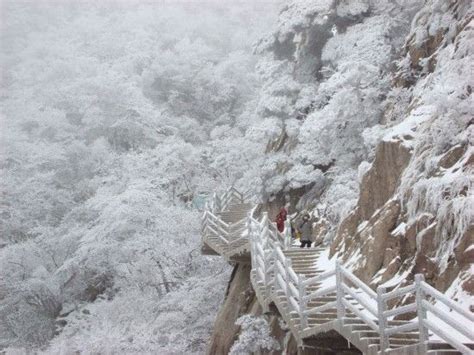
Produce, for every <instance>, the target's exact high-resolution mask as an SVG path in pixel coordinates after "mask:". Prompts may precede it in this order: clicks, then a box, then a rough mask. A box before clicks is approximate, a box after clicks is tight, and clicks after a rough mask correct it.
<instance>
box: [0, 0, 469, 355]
mask: <svg viewBox="0 0 474 355" xmlns="http://www.w3.org/2000/svg"><path fill="white" fill-rule="evenodd" d="M0 6H1V8H0V10H1V11H0V16H1V18H0V66H1V81H0V90H1V94H0V118H1V122H0V132H1V137H0V169H1V177H0V192H1V199H0V352H1V351H2V350H4V349H6V351H7V354H8V353H10V352H11V353H16V351H23V350H25V349H27V350H31V349H34V350H35V351H37V352H39V353H41V352H42V353H46V354H49V353H73V352H75V351H80V352H83V353H114V354H116V353H157V354H202V353H205V351H206V348H207V346H208V342H209V338H210V336H211V333H212V328H213V322H214V319H215V318H216V314H217V311H218V308H219V306H220V305H221V304H222V300H223V299H224V297H225V295H226V292H228V290H226V287H227V284H228V281H229V278H231V280H232V276H231V271H232V268H231V266H230V265H229V264H228V263H227V262H225V261H224V260H223V259H222V258H218V257H209V256H203V255H201V240H200V216H201V211H200V210H201V208H202V202H203V200H204V199H205V198H206V196H209V195H210V194H211V193H212V192H213V191H222V190H224V189H226V188H227V187H229V186H232V185H234V186H236V187H238V188H239V189H241V190H242V191H249V190H250V192H251V193H253V195H254V196H256V197H257V198H258V200H259V201H260V202H261V203H262V204H263V205H267V206H269V205H271V204H272V203H275V204H278V203H279V204H284V203H287V202H288V203H291V212H294V211H301V210H307V211H309V212H311V214H312V215H313V216H316V217H317V218H318V219H319V221H320V223H321V225H322V226H323V227H324V228H323V227H321V228H322V229H321V230H324V233H323V235H322V239H323V240H324V243H325V244H326V245H327V246H328V247H331V254H332V255H336V256H337V257H340V258H341V260H344V262H346V265H347V267H349V268H351V269H353V270H355V271H356V272H357V270H359V271H360V273H363V274H364V275H366V279H364V281H366V282H367V283H370V282H372V284H371V285H378V284H380V283H382V282H392V283H397V282H401V281H400V280H403V279H404V278H405V277H406V276H407V275H408V274H409V273H410V272H412V271H413V270H415V269H416V270H418V269H422V268H423V267H424V268H425V269H422V270H425V271H426V270H430V272H432V274H433V276H432V279H433V282H432V284H436V287H437V288H438V289H442V290H443V291H445V290H447V289H449V290H450V296H452V297H453V298H454V297H458V298H460V299H462V300H467V299H468V297H469V296H468V297H465V295H466V294H467V293H468V292H470V291H466V290H467V286H466V287H464V286H463V287H464V288H463V287H461V284H464V285H466V284H467V283H468V282H472V281H469V280H472V270H471V269H470V268H469V266H468V264H469V260H472V250H474V249H472V247H471V249H469V245H470V244H472V238H471V239H470V238H469V233H472V226H473V221H474V197H473V195H472V188H473V185H474V177H473V176H474V174H473V165H472V154H473V151H474V150H473V149H474V148H473V147H472V142H473V141H474V138H473V127H474V125H473V124H472V123H473V121H472V117H473V116H474V111H473V107H474V105H473V102H472V95H471V93H472V78H473V77H472V73H473V65H472V63H473V61H472V50H473V46H474V41H473V37H472V4H471V3H470V2H469V1H463V0H457V1H453V2H452V4H451V3H449V4H448V2H446V1H444V0H427V1H423V0H393V1H392V0H324V1H323V0H321V1H320V0H318V1H315V0H292V1H288V2H285V3H283V2H282V1H279V0H274V1H265V0H261V1H244V2H240V1H232V0H225V1H199V0H195V1H147V2H143V1H138V0H121V1H106V2H100V1H89V0H81V1H72V0H71V1H57V2H54V1H53V2H51V1H46V0H45V1H42V0H38V1H34V2H29V1H26V2H24V1H14V0H3V1H1V2H0ZM469 14H470V15H469ZM469 16H471V17H469ZM466 19H467V20H466ZM469 19H470V20H469ZM384 174H385V175H384ZM397 174H398V175H397ZM374 176H376V177H377V178H381V177H382V178H384V179H385V180H383V179H382V180H383V184H381V185H380V184H379V185H377V184H378V183H374V181H376V178H375V177H374ZM364 188H365V189H366V190H364ZM389 202H390V203H392V205H396V208H395V207H393V206H392V205H390V204H389ZM392 210H396V212H393V215H394V217H393V221H391V222H390V225H389V226H387V228H386V229H387V230H386V231H384V232H383V233H382V232H380V233H382V234H383V235H382V236H380V237H379V239H380V240H382V239H383V240H384V243H385V240H387V239H390V238H391V239H390V241H388V242H386V243H385V244H383V247H382V246H380V250H375V252H374V250H373V249H369V247H367V245H369V244H370V241H371V240H374V239H377V238H378V237H377V233H378V231H372V230H369V229H370V227H371V226H372V225H375V224H377V223H379V220H377V217H378V215H377V213H379V214H382V212H383V213H385V212H386V211H388V212H387V213H389V212H390V213H391V211H392ZM380 211H382V212H380ZM374 216H375V217H374ZM384 223H385V222H384V221H383V220H382V221H381V222H380V224H382V225H383V224H384ZM384 228H385V227H384ZM348 230H349V231H350V233H349V232H348ZM367 230H369V231H368V232H367ZM411 231H414V232H413V233H412V234H413V235H415V237H413V238H414V240H410V243H408V242H407V241H406V240H405V239H403V238H405V236H408V235H409V234H410V233H411ZM418 232H420V233H418ZM364 233H366V235H369V237H367V238H366V237H365V235H364ZM417 233H418V234H419V235H421V237H418V236H416V234H417ZM349 234H350V235H349ZM426 235H428V236H429V238H431V239H429V240H428V242H426V240H427V239H426V238H425V239H423V238H424V236H426ZM354 236H355V237H354ZM374 236H375V237H374ZM397 236H399V237H397ZM392 237H393V238H392ZM364 238H365V239H364ZM397 238H398V239H397ZM406 238H408V237H406ZM413 238H412V239H413ZM366 240H369V242H368V243H366ZM395 240H396V241H395ZM390 243H391V244H390ZM423 243H424V244H423ZM400 245H404V246H407V247H406V248H408V246H409V247H410V248H412V249H410V250H408V251H406V250H405V249H403V247H401V246H400ZM422 246H423V247H422ZM364 248H365V249H364ZM397 248H398V249H397ZM422 249H424V250H422ZM428 249H429V250H428ZM461 249H462V250H461ZM388 250H389V251H388ZM425 251H426V252H427V253H428V252H429V253H431V254H429V255H428V256H426V255H424V254H423V255H422V253H423V252H425ZM463 253H464V254H463ZM402 254H403V255H402ZM401 255H402V256H403V257H402V258H401V257H400V256H401ZM466 255H467V256H466ZM469 258H471V259H469ZM420 265H421V266H420ZM364 277H365V276H364ZM391 280H392V281H391ZM466 280H467V281H466ZM453 285H454V286H453ZM470 285H472V284H471V283H470ZM470 287H472V286H470ZM461 289H462V291H461ZM471 303H472V302H471ZM463 307H465V308H468V307H469V304H467V303H466V304H464V305H463ZM471 307H472V305H471ZM252 319H253V318H252V317H247V318H245V317H244V318H242V319H241V320H240V325H241V326H242V328H243V329H244V332H243V333H242V334H244V335H246V334H247V333H251V332H252V329H253V328H252V327H253V323H252ZM258 322H262V321H261V320H258V321H257V323H258ZM267 327H268V325H267V324H266V323H265V324H264V325H263V326H262V327H260V328H265V329H267ZM260 331H261V329H260ZM246 332H247V333H246ZM256 334H257V335H258V334H260V333H258V332H257V333H256ZM253 335H255V334H253ZM258 336H259V337H260V335H258ZM242 338H244V340H245V339H246V341H247V342H249V341H251V339H252V337H251V336H243V337H242ZM261 338H262V339H263V340H262V339H260V341H261V342H263V343H265V342H266V343H271V342H272V341H273V340H271V339H270V340H268V339H266V338H264V337H263V335H262V336H261ZM249 339H250V340H249ZM244 343H245V342H243V343H242V344H239V343H236V345H235V346H234V351H235V352H236V353H239V351H240V350H239V349H241V348H242V349H243V348H245V344H244ZM250 345H252V346H254V347H255V344H250ZM255 349H256V348H255Z"/></svg>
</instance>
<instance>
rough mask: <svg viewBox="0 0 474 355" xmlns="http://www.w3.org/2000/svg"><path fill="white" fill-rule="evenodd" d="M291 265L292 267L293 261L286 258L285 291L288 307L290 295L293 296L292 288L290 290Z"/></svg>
mask: <svg viewBox="0 0 474 355" xmlns="http://www.w3.org/2000/svg"><path fill="white" fill-rule="evenodd" d="M290 267H291V261H290V260H288V259H287V258H285V286H286V289H285V293H286V299H287V305H288V308H289V306H290V297H291V290H290V277H291V276H290Z"/></svg>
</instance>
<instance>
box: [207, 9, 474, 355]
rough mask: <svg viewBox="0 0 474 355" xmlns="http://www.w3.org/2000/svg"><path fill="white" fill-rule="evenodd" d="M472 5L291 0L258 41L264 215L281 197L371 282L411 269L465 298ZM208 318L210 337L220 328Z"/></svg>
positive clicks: (470, 201)
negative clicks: (315, 223) (323, 227)
mask: <svg viewBox="0 0 474 355" xmlns="http://www.w3.org/2000/svg"><path fill="white" fill-rule="evenodd" d="M472 14H473V12H472V4H471V2H470V1H463V0H461V1H459V0H458V1H451V2H445V1H435V0H433V1H427V2H425V3H424V4H423V3H421V2H413V1H408V2H402V1H399V2H384V1H380V2H375V1H321V2H311V1H302V0H301V1H293V2H292V3H290V4H289V5H288V6H286V7H285V8H284V9H283V11H282V13H281V14H280V20H279V23H278V28H277V31H275V32H274V33H273V34H271V35H270V36H267V37H266V38H264V39H263V40H262V41H261V42H260V44H259V46H258V51H259V52H260V53H261V54H262V55H263V56H264V59H263V60H262V61H263V64H262V69H261V71H262V75H263V77H264V78H265V80H266V81H265V82H266V84H265V85H264V87H263V89H262V91H261V93H260V97H259V107H258V114H259V115H260V117H261V118H262V122H263V123H259V126H258V128H259V129H261V130H262V129H263V130H266V132H267V137H269V143H268V145H267V146H266V147H265V149H266V150H265V158H264V159H263V161H262V162H261V169H262V173H261V175H260V180H261V181H262V183H261V185H260V193H261V195H262V196H263V201H264V204H263V206H264V208H266V209H267V210H268V211H269V212H270V216H271V217H274V215H275V214H276V212H275V211H276V210H277V209H278V207H279V206H282V205H283V204H284V203H285V202H291V205H292V206H291V209H292V210H294V209H296V210H297V209H308V210H310V211H312V212H313V213H314V214H315V215H317V216H318V217H319V218H320V219H321V221H325V222H324V223H323V224H327V225H328V232H327V233H325V239H326V242H327V243H328V244H330V245H331V256H334V257H337V258H338V259H340V260H342V261H343V262H344V264H345V266H347V267H349V268H351V269H352V270H353V271H354V272H355V273H356V274H357V275H358V276H359V277H360V278H361V279H363V280H364V281H365V282H367V283H370V284H371V285H372V286H373V287H374V288H375V287H376V286H378V285H381V284H383V285H384V286H387V287H389V288H393V287H399V286H400V285H403V284H404V283H406V282H412V281H413V275H414V274H415V273H423V274H424V275H425V277H426V279H427V281H428V282H429V283H430V284H432V285H433V286H434V287H436V288H437V289H439V290H442V291H446V293H447V294H448V295H449V296H450V297H452V298H453V299H456V300H457V301H459V302H461V303H462V304H463V307H465V308H467V309H469V308H470V309H471V310H472V309H473V307H472V305H471V302H472V301H469V299H471V300H472V295H473V293H474V279H473V271H472V263H473V262H474V247H473V246H472V243H473V241H474V234H473V233H474V228H473V216H474V197H473V194H472V188H473V181H474V178H473V163H474V156H473V153H474V149H473V146H472V142H473V141H474V137H473V121H472V117H473V116H474V112H473V108H472V107H473V105H472V95H471V92H472V69H473V67H472V49H473V48H472V46H473V43H474V41H473V32H472V31H473V27H472V26H473V23H472ZM242 280H243V278H240V282H244V283H245V282H246V281H242ZM232 282H235V281H232ZM232 282H231V285H230V287H229V289H230V290H232V289H235V290H237V289H245V288H246V287H247V286H246V285H244V284H240V285H239V286H238V287H237V286H235V285H234V287H233V285H232ZM232 297H235V295H232V292H231V293H230V294H229V296H228V299H231V298H232ZM407 300H408V299H402V300H401V301H399V302H400V303H404V302H406V301H407ZM248 302H249V303H252V300H248ZM232 307H233V304H232V303H229V302H226V303H225V305H224V308H223V310H221V315H222V314H223V313H228V312H230V310H231V308H232ZM252 312H253V314H255V315H259V314H260V312H261V311H260V310H259V311H255V310H253V311H252ZM276 316H277V317H278V314H276ZM265 317H269V316H268V315H267V316H265ZM228 321H230V319H228ZM218 323H219V325H220V326H219V328H215V330H214V336H213V338H212V339H211V348H210V349H215V348H213V347H212V346H213V344H215V343H216V342H218V340H217V338H218V337H219V333H220V329H222V328H226V327H227V326H229V324H228V323H227V324H226V323H225V322H224V321H223V318H222V317H220V318H218ZM237 333H238V329H237V330H236V329H235V328H234V338H238V334H237ZM276 333H278V335H277V336H276V338H277V340H279V342H280V344H281V346H282V348H281V349H285V351H286V352H285V353H288V354H296V348H295V347H292V346H291V344H292V341H291V340H290V341H288V337H289V335H288V332H284V331H283V332H282V331H281V330H280V331H279V332H275V334H276ZM328 336H329V335H328ZM326 340H327V339H326ZM332 342H333V343H334V342H335V341H334V339H333V340H332ZM288 344H290V345H288ZM324 344H325V342H324V340H323V339H319V340H317V341H316V342H315V344H314V346H315V348H314V349H319V351H321V352H323V351H326V350H328V349H327V348H325V347H324ZM227 346H228V348H230V346H231V345H230V344H228V345H227ZM324 349H326V350H324ZM333 350H334V348H333ZM328 351H329V350H328ZM210 353H213V352H212V351H211V352H210ZM216 353H219V352H216ZM333 353H338V352H337V351H336V350H334V352H333Z"/></svg>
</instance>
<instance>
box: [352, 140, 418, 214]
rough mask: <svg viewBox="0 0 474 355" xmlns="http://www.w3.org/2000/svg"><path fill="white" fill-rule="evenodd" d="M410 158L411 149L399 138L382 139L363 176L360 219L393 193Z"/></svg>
mask: <svg viewBox="0 0 474 355" xmlns="http://www.w3.org/2000/svg"><path fill="white" fill-rule="evenodd" d="M410 158H411V150H410V149H409V148H408V147H406V146H405V145H404V144H403V142H402V141H401V140H391V141H382V142H381V143H380V144H379V145H378V146H377V149H376V152H375V160H374V162H373V163H372V166H371V168H370V169H369V170H368V171H367V173H366V174H365V175H364V176H363V178H362V182H361V186H360V194H359V201H358V203H357V205H358V207H359V209H360V216H361V218H362V220H368V219H369V218H370V217H371V216H372V215H373V214H374V212H375V211H376V210H377V209H379V208H380V207H382V206H383V205H384V204H385V202H387V201H388V200H389V199H390V198H391V197H392V196H393V194H394V193H395V190H396V189H397V187H398V185H399V182H400V177H401V175H402V173H403V171H404V169H405V168H406V166H407V165H408V162H409V161H410Z"/></svg>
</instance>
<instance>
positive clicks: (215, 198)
mask: <svg viewBox="0 0 474 355" xmlns="http://www.w3.org/2000/svg"><path fill="white" fill-rule="evenodd" d="M212 200H213V205H214V206H213V207H214V210H213V211H212V212H213V213H216V212H219V211H220V210H221V201H220V198H219V196H217V193H216V192H214V195H213V196H212Z"/></svg>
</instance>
